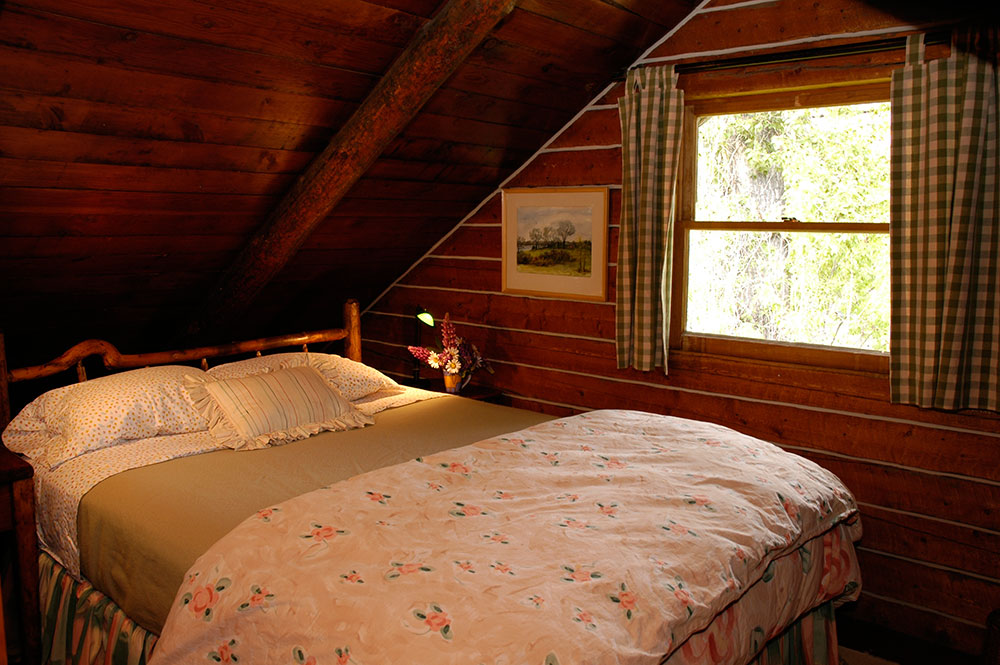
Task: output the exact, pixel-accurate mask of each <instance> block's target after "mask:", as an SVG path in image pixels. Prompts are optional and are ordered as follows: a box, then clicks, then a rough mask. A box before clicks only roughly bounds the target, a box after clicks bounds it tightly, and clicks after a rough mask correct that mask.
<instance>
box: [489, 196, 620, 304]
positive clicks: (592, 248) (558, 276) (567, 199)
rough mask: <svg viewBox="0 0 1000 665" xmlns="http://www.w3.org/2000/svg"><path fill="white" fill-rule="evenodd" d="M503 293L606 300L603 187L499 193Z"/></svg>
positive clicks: (606, 200)
mask: <svg viewBox="0 0 1000 665" xmlns="http://www.w3.org/2000/svg"><path fill="white" fill-rule="evenodd" d="M502 220H503V224H502V226H503V251H502V253H501V260H502V265H503V271H502V272H503V281H502V290H503V292H504V293H519V294H525V295H536V296H549V297H553V298H567V299H571V300H597V301H604V300H605V299H606V298H607V272H608V271H607V265H608V261H607V254H608V247H607V244H608V189H607V187H572V188H544V187H539V188H531V189H505V190H504V191H503V214H502Z"/></svg>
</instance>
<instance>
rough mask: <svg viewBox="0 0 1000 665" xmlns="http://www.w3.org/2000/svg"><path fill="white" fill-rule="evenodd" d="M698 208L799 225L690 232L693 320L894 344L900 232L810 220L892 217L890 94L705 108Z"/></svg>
mask: <svg viewBox="0 0 1000 665" xmlns="http://www.w3.org/2000/svg"><path fill="white" fill-rule="evenodd" d="M698 139H699V145H698V191H697V206H696V213H695V220H696V221H702V222H708V221H733V222H767V221H770V222H774V221H779V220H781V219H782V218H796V219H797V220H800V221H801V222H802V224H800V225H796V229H798V228H801V229H802V232H798V231H784V230H782V231H751V230H732V231H728V230H696V231H692V232H691V233H690V247H689V276H688V307H687V322H686V329H687V330H689V331H692V332H702V333H713V334H721V335H733V336H738V337H748V338H753V339H764V340H774V341H785V342H798V343H807V344H818V345H827V346H839V347H850V348H860V349H870V350H877V351H887V350H888V345H889V239H888V235H887V234H885V233H828V232H820V233H812V232H807V231H808V230H809V223H810V222H838V223H841V222H878V223H886V222H888V220H889V105H888V104H866V105H857V106H841V107H825V108H816V109H797V110H792V111H774V112H767V113H752V114H739V115H725V116H711V117H707V118H704V119H703V120H702V121H701V123H700V124H699V128H698Z"/></svg>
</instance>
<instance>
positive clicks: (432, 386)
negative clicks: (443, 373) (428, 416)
mask: <svg viewBox="0 0 1000 665" xmlns="http://www.w3.org/2000/svg"><path fill="white" fill-rule="evenodd" d="M407 384H408V385H413V384H410V382H407ZM416 387H418V388H423V389H424V390H433V391H435V392H439V393H443V392H445V389H444V379H429V380H426V381H424V382H422V383H421V384H416ZM456 394H457V395H458V396H459V397H468V398H469V399H474V400H478V401H480V402H490V403H492V404H501V405H503V406H510V400H509V399H507V396H506V395H504V394H503V391H502V390H500V389H499V388H494V387H492V386H482V385H478V384H475V383H470V384H469V385H467V386H465V388H463V389H462V391H461V392H459V393H456Z"/></svg>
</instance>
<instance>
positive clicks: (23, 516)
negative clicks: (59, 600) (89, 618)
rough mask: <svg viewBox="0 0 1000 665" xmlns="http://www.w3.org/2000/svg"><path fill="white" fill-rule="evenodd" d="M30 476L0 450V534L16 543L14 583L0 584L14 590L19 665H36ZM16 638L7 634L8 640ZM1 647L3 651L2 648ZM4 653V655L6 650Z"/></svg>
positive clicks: (35, 546)
mask: <svg viewBox="0 0 1000 665" xmlns="http://www.w3.org/2000/svg"><path fill="white" fill-rule="evenodd" d="M34 475H35V474H34V469H32V468H31V465H30V464H28V463H27V462H25V461H24V460H23V459H21V458H20V457H18V456H17V455H15V454H14V453H12V452H10V451H9V450H7V449H6V448H4V447H3V446H0V532H2V533H6V532H8V531H13V532H14V534H15V541H16V543H17V579H16V580H4V582H3V584H4V586H5V587H8V588H16V589H17V597H18V600H19V603H18V605H19V609H20V613H21V636H20V641H21V662H22V663H26V664H27V665H36V663H38V659H39V657H40V645H41V636H40V633H41V613H40V610H39V607H38V541H37V540H36V536H35V485H34ZM18 637H19V636H17V635H12V634H10V633H8V634H7V639H8V640H15V639H18ZM3 646H4V648H5V649H6V645H3ZM4 653H5V655H6V650H5V652H4Z"/></svg>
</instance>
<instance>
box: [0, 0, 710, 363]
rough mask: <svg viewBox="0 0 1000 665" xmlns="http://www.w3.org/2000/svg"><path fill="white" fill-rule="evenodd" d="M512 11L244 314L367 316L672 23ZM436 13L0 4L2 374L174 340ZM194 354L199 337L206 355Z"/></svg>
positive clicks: (414, 8)
mask: <svg viewBox="0 0 1000 665" xmlns="http://www.w3.org/2000/svg"><path fill="white" fill-rule="evenodd" d="M691 1H692V0H669V1H665V0H643V1H642V2H630V3H627V4H628V5H629V6H628V7H627V8H626V7H622V6H618V5H616V4H614V3H610V4H609V3H606V2H603V1H601V0H578V1H575V2H571V3H567V2H562V1H559V2H551V1H546V0H521V1H520V2H519V3H518V7H517V8H516V9H515V10H514V11H513V12H512V13H511V14H510V15H508V16H507V18H506V19H505V20H504V21H502V22H501V24H500V25H498V26H497V28H496V30H495V31H494V32H493V33H492V34H491V36H490V38H489V39H487V40H486V41H485V42H484V43H483V44H481V45H480V46H479V48H477V49H476V51H475V52H474V53H473V54H472V55H471V56H470V57H469V58H468V59H467V60H466V62H465V63H464V64H463V66H462V67H461V68H460V69H459V70H458V71H457V72H456V73H455V74H454V75H453V76H452V77H451V78H450V79H449V80H448V82H447V83H446V84H445V85H444V86H442V87H441V88H440V89H439V90H438V91H437V93H436V94H435V95H434V96H433V97H432V98H431V99H430V100H429V101H428V103H427V104H426V106H424V107H423V108H422V109H421V111H420V114H419V115H418V116H417V117H416V118H415V119H414V120H413V121H412V122H411V123H410V124H409V126H407V127H406V129H405V130H404V131H403V132H402V134H401V135H400V136H398V137H397V138H396V139H395V140H394V141H393V142H392V143H391V144H390V145H389V147H388V148H387V149H386V150H385V152H384V153H383V155H382V157H381V158H380V159H379V160H378V162H377V163H376V164H375V165H374V166H372V168H371V169H370V170H369V171H368V172H367V173H366V175H365V177H364V178H363V179H362V180H361V181H360V182H359V183H357V185H356V186H355V187H354V188H353V189H352V191H351V192H350V194H349V195H348V196H347V197H346V198H345V199H344V200H343V201H342V202H341V203H340V205H339V206H337V209H336V210H335V211H334V212H333V213H332V214H331V215H330V216H329V217H328V218H327V219H326V220H325V221H324V223H323V224H322V225H321V226H320V228H319V229H317V230H316V232H315V233H314V234H313V235H312V237H311V238H310V239H309V241H308V243H307V245H306V246H305V247H304V248H303V249H302V251H300V252H299V254H298V256H297V257H296V259H295V261H294V262H293V263H292V264H291V265H289V266H288V267H286V269H285V270H283V271H282V272H281V274H280V275H278V276H277V277H276V278H275V280H274V281H273V282H272V283H271V284H270V285H269V287H268V288H267V289H265V291H264V292H263V293H262V294H261V297H260V298H258V300H257V301H256V302H255V304H254V308H253V314H252V316H247V317H244V319H243V320H242V321H241V326H245V329H243V330H241V334H242V335H251V336H252V335H256V334H274V333H278V332H286V331H287V330H289V329H293V330H303V329H312V328H318V327H327V326H329V325H331V324H332V323H333V322H332V321H331V320H330V319H329V318H328V316H327V315H326V314H325V312H324V311H323V310H322V308H317V307H316V306H315V303H316V301H317V300H318V299H329V301H338V302H339V301H342V300H343V299H344V298H345V297H353V298H358V299H359V300H360V301H361V302H365V303H367V302H370V301H371V300H372V299H373V298H374V297H375V296H376V295H377V294H378V293H379V292H380V291H382V290H383V289H384V288H385V286H386V285H387V284H389V283H390V282H391V280H392V279H394V278H395V277H396V276H397V275H398V274H399V273H400V272H402V271H403V270H405V269H406V268H407V267H408V266H409V265H410V264H412V263H413V261H414V260H416V259H417V258H419V257H420V256H421V255H422V254H423V253H424V252H425V251H426V250H427V248H428V247H429V246H430V245H431V244H433V243H434V242H435V241H436V240H437V239H438V238H440V237H441V236H442V235H443V234H445V233H447V232H448V230H449V229H451V228H452V227H453V226H454V225H455V223H456V222H457V221H458V220H459V219H461V217H462V216H463V215H464V214H465V213H466V212H468V210H469V209H470V208H471V207H472V206H475V205H476V204H477V203H478V202H479V201H480V200H482V198H483V197H484V196H487V195H488V194H489V192H490V191H491V190H492V189H493V188H494V187H495V186H496V184H497V183H498V182H499V181H500V180H502V179H503V178H505V177H507V176H508V175H509V174H510V173H511V172H512V171H513V170H514V169H515V168H517V167H518V166H519V165H520V164H521V163H523V162H524V160H525V159H528V158H529V157H530V156H531V155H532V154H533V153H534V151H535V150H537V149H538V146H540V145H542V143H543V142H544V141H545V140H546V139H547V138H548V137H550V136H551V135H552V133H553V132H554V131H556V130H558V129H559V127H561V126H562V125H563V124H565V122H566V121H567V120H568V119H569V118H570V117H572V115H573V114H574V113H575V112H576V111H577V109H578V108H579V107H580V105H581V104H584V103H586V101H587V100H588V99H590V98H591V97H592V96H593V95H594V94H595V93H596V92H597V91H598V90H599V89H600V87H601V86H603V85H605V83H606V81H607V80H608V79H609V78H610V77H612V76H613V75H614V72H616V71H619V70H620V69H621V68H622V67H625V66H626V65H627V64H628V63H629V62H631V61H632V60H634V59H635V57H636V55H637V54H638V53H639V52H640V51H641V50H642V49H643V48H644V47H645V46H646V45H649V44H651V43H652V42H653V41H654V40H655V39H656V38H657V37H658V36H659V35H660V34H662V32H663V31H665V30H666V29H668V28H669V27H670V26H672V25H674V24H675V23H676V22H677V21H678V20H679V19H680V17H683V16H685V15H686V14H687V13H688V11H689V10H690V6H691V5H690V3H691ZM441 4H442V1H441V0H336V1H335V2H331V1H325V0H320V1H315V0H308V1H307V0H303V1H300V2H293V3H290V2H286V1H285V0H241V2H238V3H234V2H221V3H206V2H203V1H201V0H171V1H170V2H161V1H158V0H127V1H126V0H74V1H73V2H65V1H64V0H12V1H10V2H2V3H0V284H2V285H3V287H4V288H2V289H0V311H2V313H3V321H2V322H0V324H2V325H3V326H4V327H5V328H6V330H5V332H6V333H7V339H8V348H9V349H10V352H11V354H12V356H11V357H12V359H13V361H12V362H14V363H15V364H16V365H27V364H32V363H37V362H43V361H45V360H48V359H49V358H50V357H51V356H52V354H53V350H54V349H56V350H57V351H56V352H58V351H61V350H62V349H65V348H67V347H69V346H70V345H72V344H74V343H76V342H78V341H80V340H81V339H84V338H86V337H99V338H104V339H114V340H115V342H116V343H118V344H119V345H120V346H122V348H130V349H132V350H144V349H149V348H155V347H157V346H160V345H163V344H173V343H174V342H175V338H174V335H175V334H176V333H178V332H180V330H179V329H180V327H182V326H184V325H185V322H186V320H187V319H189V318H190V314H189V311H190V309H191V308H192V307H194V306H198V305H199V304H201V303H200V301H201V299H202V297H203V293H204V292H205V290H206V289H208V288H210V287H211V286H212V285H213V284H214V283H216V281H217V280H218V273H219V271H221V270H223V269H225V268H226V266H228V265H229V264H230V263H232V261H233V259H234V257H235V256H236V255H237V254H238V252H239V251H240V249H241V248H242V247H243V246H244V244H245V243H246V242H247V240H248V239H249V237H250V236H251V235H252V233H253V232H254V230H255V229H256V228H257V226H258V225H259V224H260V223H261V222H262V221H263V220H264V219H266V217H267V214H268V213H269V211H270V210H271V209H272V208H273V207H274V206H275V205H276V203H277V201H278V200H279V199H280V197H281V195H282V194H283V193H284V192H286V191H287V189H288V187H289V186H290V184H291V183H292V182H293V181H294V179H295V178H296V176H297V174H299V173H301V172H302V170H303V169H304V168H305V166H306V165H307V164H309V163H310V161H311V160H312V159H313V158H314V156H315V155H316V153H317V152H318V151H319V150H322V148H323V147H324V146H325V145H326V144H327V142H328V141H329V139H330V137H331V136H332V135H333V134H334V133H335V132H336V131H337V129H338V128H339V127H340V126H341V125H342V124H343V123H344V121H345V120H346V119H347V118H349V117H350V116H351V114H352V113H353V112H354V111H355V110H356V109H357V107H358V104H359V103H360V102H361V101H362V100H364V99H365V98H366V96H367V95H368V94H369V92H370V90H371V89H372V88H373V87H374V85H375V83H376V82H377V81H378V80H379V79H380V77H381V75H382V74H383V72H384V71H385V70H386V68H387V67H388V66H389V65H390V64H391V63H392V62H393V61H394V60H395V59H396V58H397V57H398V56H399V54H400V53H401V52H402V51H403V49H404V48H405V47H406V45H407V44H408V43H409V42H410V40H411V39H412V38H413V37H414V35H415V34H416V32H417V31H418V30H419V29H421V28H422V26H424V25H425V24H426V23H427V19H428V18H429V17H431V16H434V15H435V13H436V12H437V10H438V7H439V5H441ZM224 339H225V337H223V338H221V339H218V338H217V339H213V341H222V340H224Z"/></svg>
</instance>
